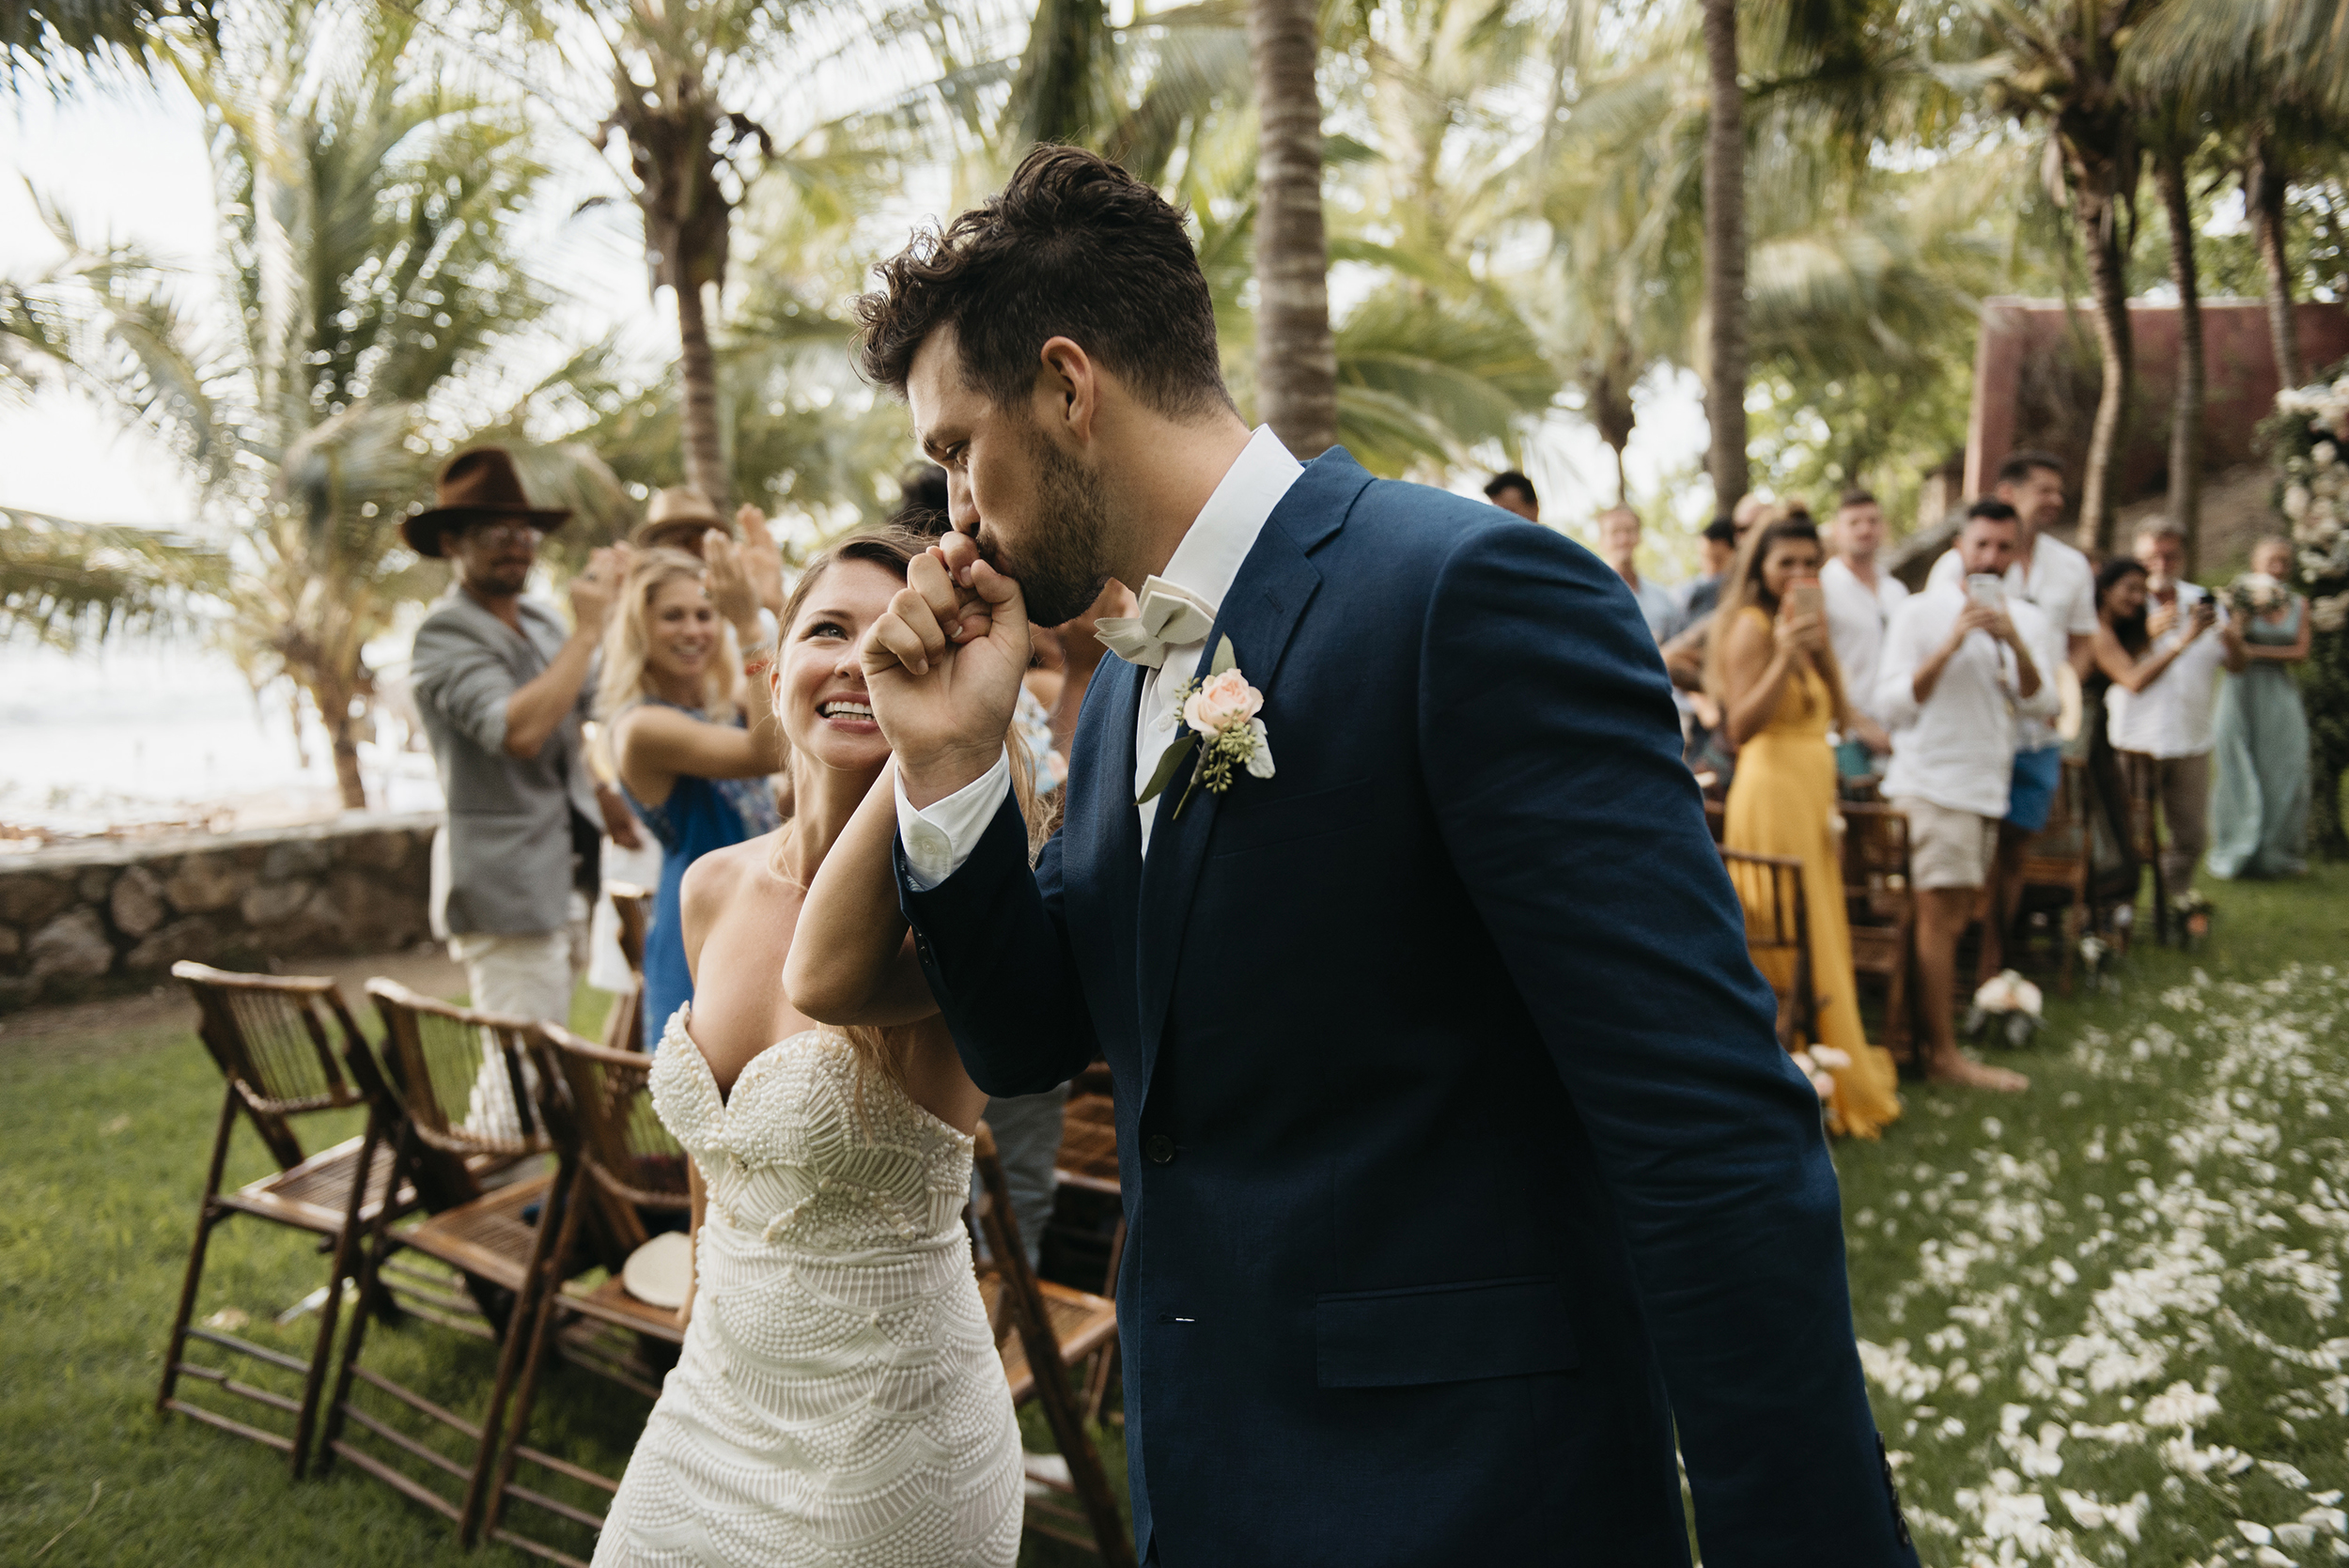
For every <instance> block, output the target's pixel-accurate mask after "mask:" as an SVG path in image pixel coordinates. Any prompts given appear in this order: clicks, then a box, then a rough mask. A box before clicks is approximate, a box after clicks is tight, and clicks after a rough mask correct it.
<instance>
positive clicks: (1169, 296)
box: [856, 147, 1232, 419]
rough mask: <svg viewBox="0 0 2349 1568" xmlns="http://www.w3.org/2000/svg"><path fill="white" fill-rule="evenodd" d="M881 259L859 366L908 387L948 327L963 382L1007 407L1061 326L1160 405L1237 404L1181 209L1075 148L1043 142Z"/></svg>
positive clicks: (867, 298) (1031, 378) (1176, 412)
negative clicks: (929, 346)
mask: <svg viewBox="0 0 2349 1568" xmlns="http://www.w3.org/2000/svg"><path fill="white" fill-rule="evenodd" d="M873 270H874V272H876V273H878V274H879V277H880V280H881V287H879V288H877V289H875V290H874V291H873V292H872V293H869V294H866V295H863V297H861V298H860V299H859V300H858V301H857V302H856V314H857V318H858V320H860V321H861V322H862V323H863V344H862V349H861V352H860V355H859V360H860V365H861V367H862V368H863V372H864V375H865V379H866V380H872V381H876V382H878V383H879V384H880V385H882V386H885V387H888V388H889V389H890V390H891V391H893V392H894V393H896V394H897V395H898V396H904V394H905V389H906V377H907V375H908V373H909V372H910V370H911V368H912V365H913V356H914V354H915V353H916V352H918V351H919V350H920V349H921V347H922V345H923V343H924V342H925V341H926V339H927V338H928V337H929V335H930V334H932V333H934V332H936V331H937V330H938V329H939V328H941V327H945V326H951V327H953V328H954V329H955V333H956V336H957V342H958V345H959V347H960V349H961V350H962V372H963V378H964V380H965V381H966V383H967V384H969V385H971V386H973V387H976V388H977V389H978V390H980V391H981V392H984V393H986V394H987V396H988V397H990V398H991V399H993V400H994V401H995V402H997V403H999V404H1005V405H1016V404H1020V403H1024V402H1025V401H1026V399H1027V397H1028V395H1029V391H1030V389H1031V388H1032V387H1034V384H1035V374H1036V368H1037V359H1036V356H1037V353H1038V351H1039V350H1041V349H1043V347H1044V345H1045V344H1046V343H1047V342H1048V341H1050V339H1052V338H1055V337H1066V338H1067V339H1069V340H1070V341H1071V342H1074V343H1075V344H1077V345H1078V346H1079V347H1080V348H1081V349H1084V351H1085V352H1086V353H1087V354H1089V355H1091V356H1092V357H1093V358H1094V359H1095V360H1096V361H1097V362H1099V364H1100V365H1102V366H1103V367H1104V368H1105V369H1107V370H1108V371H1110V373H1111V374H1112V375H1114V376H1115V377H1117V379H1118V380H1121V381H1123V382H1125V383H1126V385H1127V386H1128V387H1130V388H1131V389H1132V390H1133V393H1134V396H1137V397H1139V398H1141V399H1142V400H1143V402H1144V403H1147V404H1148V405H1149V406H1150V407H1152V408H1154V409H1156V410H1158V411H1159V412H1161V413H1164V414H1168V415H1170V416H1172V417H1175V418H1178V419H1179V418H1184V417H1187V416H1190V415H1195V414H1202V413H1206V412H1208V411H1212V410H1215V409H1218V408H1222V409H1229V408H1231V407H1232V395H1231V393H1230V392H1229V391H1228V390H1227V389H1226V388H1225V387H1224V385H1223V367H1222V362H1221V359H1220V358H1219V357H1218V355H1217V353H1216V343H1215V302H1214V300H1213V299H1212V298H1211V297H1210V296H1209V295H1208V293H1207V280H1206V276H1205V275H1204V274H1203V273H1201V272H1200V271H1199V257H1198V256H1197V255H1196V254H1195V253H1194V252H1193V251H1192V249H1191V245H1190V232H1189V231H1188V230H1187V229H1186V228H1185V227H1184V226H1183V214H1182V213H1181V212H1180V211H1179V210H1176V209H1175V208H1174V207H1172V206H1170V205H1169V204H1168V203H1167V200H1166V198H1165V197H1163V196H1161V195H1159V193H1158V192H1157V191H1155V190H1153V189H1152V188H1151V187H1150V186H1149V185H1148V184H1146V183H1145V182H1143V181H1142V180H1139V179H1135V178H1134V177H1133V176H1132V175H1130V174H1128V173H1127V172H1126V171H1125V170H1124V169H1121V168H1119V167H1118V166H1117V165H1116V164H1115V163H1111V162H1110V161H1109V160H1108V159H1106V158H1103V157H1101V156H1099V155H1098V154H1096V153H1091V152H1087V151H1085V150H1084V149H1083V148H1081V147H1036V148H1035V149H1034V151H1032V152H1030V153H1029V154H1028V155H1027V157H1025V158H1023V159H1021V160H1020V162H1019V168H1018V170H1016V171H1015V172H1014V173H1013V175H1012V177H1011V180H1010V182H1009V183H1008V184H1006V185H1005V186H1004V187H1003V191H1002V192H1001V193H1000V194H997V195H996V196H994V197H993V198H992V199H990V200H988V202H986V203H985V204H984V205H982V206H979V207H975V208H972V210H970V211H968V212H965V213H963V214H962V216H960V217H958V218H957V219H956V220H955V221H954V222H953V223H952V224H950V225H947V228H946V231H945V233H943V234H940V233H939V232H937V231H936V230H934V229H932V230H927V231H925V232H922V233H917V234H916V235H915V236H914V237H913V241H912V243H910V244H909V245H908V246H907V247H906V248H905V249H904V250H902V251H900V252H898V253H897V254H896V255H895V256H891V257H890V258H889V259H888V260H887V261H884V262H882V263H881V264H880V265H879V266H878V267H876V268H874V269H873Z"/></svg>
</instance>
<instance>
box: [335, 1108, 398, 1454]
mask: <svg viewBox="0 0 2349 1568" xmlns="http://www.w3.org/2000/svg"><path fill="white" fill-rule="evenodd" d="M415 1139H416V1135H415V1132H414V1129H413V1128H412V1127H409V1126H405V1125H403V1126H401V1127H400V1130H399V1138H398V1141H397V1142H396V1143H395V1144H394V1145H393V1151H392V1173H391V1180H390V1181H389V1183H388V1184H386V1186H385V1188H384V1189H383V1191H384V1200H385V1201H384V1203H383V1205H382V1206H381V1208H379V1209H377V1210H376V1215H375V1223H374V1224H373V1225H372V1226H371V1227H369V1228H368V1231H367V1234H366V1236H365V1238H363V1239H362V1240H361V1241H359V1242H358V1243H357V1244H356V1245H357V1246H358V1248H359V1310H358V1311H357V1312H352V1313H351V1314H350V1333H349V1334H348V1335H346V1336H345V1337H344V1339H343V1356H342V1364H341V1366H340V1367H339V1368H338V1369H337V1370H336V1372H335V1374H334V1398H333V1399H331V1400H329V1401H328V1402H327V1405H326V1430H325V1431H323V1432H321V1433H320V1434H319V1474H321V1475H323V1474H325V1473H326V1472H327V1471H328V1470H331V1469H333V1468H334V1445H335V1443H337V1442H338V1441H340V1440H341V1438H342V1435H343V1412H344V1411H345V1410H346V1409H347V1408H348V1407H349V1405H350V1384H351V1378H352V1376H353V1374H356V1373H357V1371H358V1369H359V1352H360V1349H361V1348H362V1347H363V1346H364V1345H365V1344H366V1338H367V1324H368V1322H369V1321H370V1320H371V1319H373V1318H374V1317H375V1315H376V1314H375V1313H374V1312H370V1311H368V1310H367V1309H368V1306H369V1305H370V1304H371V1303H372V1302H373V1301H374V1300H375V1299H376V1293H377V1292H378V1291H379V1290H381V1289H382V1288H383V1287H382V1281H381V1275H382V1268H383V1265H384V1264H385V1263H386V1262H387V1261H388V1260H389V1258H390V1255H391V1254H392V1253H393V1252H395V1251H397V1250H398V1249H399V1237H398V1236H397V1234H396V1233H394V1231H393V1230H392V1203H391V1202H390V1199H391V1195H392V1194H393V1193H396V1192H397V1191H398V1190H399V1188H400V1184H401V1183H402V1182H403V1181H405V1180H407V1179H408V1177H409V1175H410V1173H411V1172H410V1169H409V1168H410V1165H411V1164H412V1160H413V1156H414V1151H415ZM357 1228H358V1227H357V1226H355V1225H351V1226H345V1227H344V1229H345V1230H346V1231H353V1230H356V1229H357Z"/></svg>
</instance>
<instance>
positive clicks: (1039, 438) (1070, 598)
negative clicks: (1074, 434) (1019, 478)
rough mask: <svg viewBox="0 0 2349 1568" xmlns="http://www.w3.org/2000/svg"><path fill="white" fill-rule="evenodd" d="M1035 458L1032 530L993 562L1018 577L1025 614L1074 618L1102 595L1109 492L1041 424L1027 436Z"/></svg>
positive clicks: (1043, 622) (1035, 618) (1049, 621)
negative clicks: (1025, 608) (1042, 428)
mask: <svg viewBox="0 0 2349 1568" xmlns="http://www.w3.org/2000/svg"><path fill="white" fill-rule="evenodd" d="M1029 443H1030V450H1031V451H1032V452H1033V453H1034V458H1035V508H1034V512H1033V514H1032V515H1033V516H1034V519H1035V534H1034V537H1033V538H1032V539H1029V540H1026V541H1024V542H1023V543H1022V544H1021V546H1020V548H1019V550H1018V551H1016V552H1012V553H1008V554H1006V553H1004V552H1003V551H1001V550H1000V547H999V549H998V551H994V552H993V553H996V554H998V555H999V556H1001V557H1002V558H1000V559H998V560H996V561H995V563H994V564H995V566H996V567H999V568H1000V569H1001V570H1003V572H1004V573H1005V574H1006V575H1007V576H1009V577H1011V578H1013V579H1015V580H1017V581H1018V582H1019V592H1020V595H1021V597H1022V598H1024V599H1025V600H1026V603H1027V607H1028V619H1029V620H1030V621H1032V622H1034V624H1035V625H1037V626H1058V625H1060V624H1061V623H1062V622H1063V621H1068V620H1074V619H1075V618H1076V617H1077V616H1079V615H1081V614H1083V613H1085V611H1086V610H1088V609H1090V608H1091V607H1092V604H1093V601H1094V600H1095V599H1097V598H1100V597H1101V589H1102V587H1103V585H1104V584H1106V583H1107V582H1109V580H1110V574H1109V567H1107V566H1106V565H1105V564H1104V557H1105V554H1106V551H1105V548H1104V547H1105V544H1106V542H1107V540H1108V537H1109V498H1108V496H1107V495H1106V494H1105V493H1104V491H1103V488H1102V485H1101V478H1100V475H1098V474H1095V473H1094V472H1093V471H1092V470H1091V469H1089V468H1087V467H1085V466H1084V464H1082V463H1081V462H1079V461H1077V460H1076V459H1075V458H1071V457H1069V456H1068V455H1067V454H1066V453H1065V452H1063V451H1061V449H1060V448H1059V447H1057V446H1054V445H1053V444H1052V443H1051V442H1050V440H1048V439H1047V438H1046V437H1045V434H1044V432H1043V431H1041V430H1034V431H1032V432H1031V433H1030V436H1029Z"/></svg>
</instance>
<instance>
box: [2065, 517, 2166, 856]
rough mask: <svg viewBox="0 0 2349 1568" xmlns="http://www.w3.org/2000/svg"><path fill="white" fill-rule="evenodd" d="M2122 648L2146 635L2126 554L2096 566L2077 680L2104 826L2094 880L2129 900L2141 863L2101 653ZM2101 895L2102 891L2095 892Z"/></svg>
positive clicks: (2092, 784)
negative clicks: (2090, 634) (2085, 655)
mask: <svg viewBox="0 0 2349 1568" xmlns="http://www.w3.org/2000/svg"><path fill="white" fill-rule="evenodd" d="M2108 639H2109V640H2110V643H2111V646H2112V647H2113V648H2114V649H2115V650H2116V651H2117V652H2118V653H2121V654H2126V655H2127V656H2128V657H2129V659H2131V660H2134V659H2135V657H2136V656H2137V655H2138V654H2140V653H2142V652H2143V651H2144V649H2145V645H2146V644H2147V643H2148V642H2149V641H2151V639H2149V638H2148V637H2147V636H2146V635H2145V568H2144V567H2142V566H2140V565H2139V564H2138V563H2137V562H2136V561H2135V560H2134V559H2132V558H2131V557H2129V556H2126V555H2117V556H2115V557H2113V558H2112V559H2111V560H2109V561H2107V562H2106V563H2105V564H2104V565H2103V567H2099V568H2098V569H2097V572H2096V636H2095V638H2094V639H2093V640H2092V644H2091V650H2090V663H2089V667H2088V674H2087V675H2084V676H2083V677H2081V680H2080V727H2081V728H2082V729H2083V730H2085V731H2086V732H2087V736H2088V748H2087V757H2088V794H2089V802H2090V807H2091V809H2092V811H2093V812H2094V814H2095V816H2096V819H2097V820H2098V821H2099V822H2101V823H2102V824H2103V826H2104V841H2103V843H2101V844H2100V845H2099V848H2100V849H2101V848H2103V847H2104V846H2107V845H2108V846H2109V848H2110V852H2111V853H2110V861H2109V879H2107V877H2106V875H2105V866H2104V864H2103V863H2101V862H2100V865H2099V877H2098V886H2099V888H2100V890H2103V889H2108V890H2110V892H2111V893H2120V894H2125V896H2126V897H2127V898H2128V899H2130V900H2132V901H2134V900H2135V898H2136V896H2137V890H2138V884H2139V882H2140V881H2142V880H2143V875H2144V873H2143V867H2142V865H2141V864H2140V863H2139V861H2138V858H2137V837H2136V834H2135V833H2134V832H2133V831H2131V829H2130V823H2129V788H2128V779H2127V776H2126V775H2125V774H2124V773H2123V771H2122V768H2121V754H2120V753H2118V752H2115V751H2114V750H2113V749H2112V734H2111V709H2110V706H2109V705H2108V702H2107V700H2106V699H2107V697H2108V694H2109V693H2110V692H2111V691H2112V684H2113V682H2112V675H2110V673H2109V671H2108V664H2117V663H2118V662H2119V660H2108V658H2107V657H2106V646H2107V643H2108ZM2099 896H2100V897H2102V896H2104V893H2100V894H2099Z"/></svg>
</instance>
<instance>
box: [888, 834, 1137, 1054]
mask: <svg viewBox="0 0 2349 1568" xmlns="http://www.w3.org/2000/svg"><path fill="white" fill-rule="evenodd" d="M892 859H893V861H894V865H895V867H896V876H897V900H898V904H899V907H900V908H903V909H904V910H905V916H906V921H907V923H908V924H910V925H911V926H912V927H913V950H914V953H915V955H916V956H918V957H919V958H920V959H921V961H922V972H923V974H924V975H926V977H927V978H928V980H929V983H930V993H931V995H933V996H935V997H936V998H937V999H938V1006H939V1011H940V1012H941V1013H942V1014H943V1015H944V1016H945V1018H946V1024H947V1027H948V1028H949V1029H951V1030H952V1031H953V1032H954V1036H955V1048H956V1049H957V1051H958V1052H959V1053H960V1054H961V1057H962V1064H963V1067H964V1069H965V1070H966V1071H968V1072H969V1073H970V1075H971V1081H972V1082H973V1083H975V1084H977V1085H978V1086H979V1087H980V1088H982V1089H984V1090H986V1091H987V1092H988V1094H999V1095H1000V1094H1042V1093H1043V1092H1044V1091H1046V1090H1047V1089H1050V1088H1052V1087H1054V1086H1055V1085H1057V1084H1062V1083H1066V1082H1067V1081H1068V1080H1069V1079H1072V1078H1074V1077H1076V1076H1077V1074H1078V1073H1079V1072H1081V1071H1082V1070H1083V1068H1084V1065H1085V1063H1088V1062H1091V1061H1092V1060H1093V1058H1094V1056H1095V1054H1096V1053H1097V1049H1098V1047H1097V1043H1096V1039H1095V1035H1094V1029H1093V1017H1092V1015H1091V1013H1090V1012H1088V1011H1087V1009H1086V1005H1085V998H1084V990H1083V987H1082V986H1081V984H1080V982H1079V981H1078V978H1077V964H1076V958H1075V955H1073V954H1072V953H1071V952H1070V951H1069V946H1068V927H1067V921H1066V913H1065V911H1064V905H1063V899H1062V895H1061V835H1060V834H1058V833H1055V834H1053V835H1052V838H1051V840H1050V842H1049V843H1047V844H1046V845H1045V846H1044V853H1043V855H1042V856H1041V857H1040V858H1039V859H1038V860H1037V862H1036V863H1035V868H1034V870H1033V871H1031V870H1030V869H1029V867H1028V830H1027V824H1026V822H1025V821H1024V820H1023V819H1022V818H1021V816H1020V815H1019V801H1017V800H1013V799H1011V798H1010V797H1009V796H1008V795H1006V796H1005V798H1004V800H1003V804H1002V805H1001V806H999V807H998V808H996V812H995V815H994V818H993V820H991V821H990V822H988V826H987V831H986V832H985V833H983V834H981V835H980V838H979V842H978V845H977V846H976V847H975V848H973V849H972V851H971V857H970V859H969V860H967V861H965V862H963V863H962V865H961V866H960V868H958V869H957V871H956V872H955V873H954V875H953V876H951V877H947V878H946V879H945V880H944V881H942V882H941V883H939V884H938V885H937V886H936V887H933V888H928V889H924V888H922V887H921V885H920V884H919V883H918V882H917V881H916V880H915V878H914V877H913V874H912V868H911V867H910V865H909V864H908V863H907V861H906V848H905V841H904V840H903V839H902V838H900V839H899V840H898V841H897V842H896V845H895V847H894V849H893V851H892Z"/></svg>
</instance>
